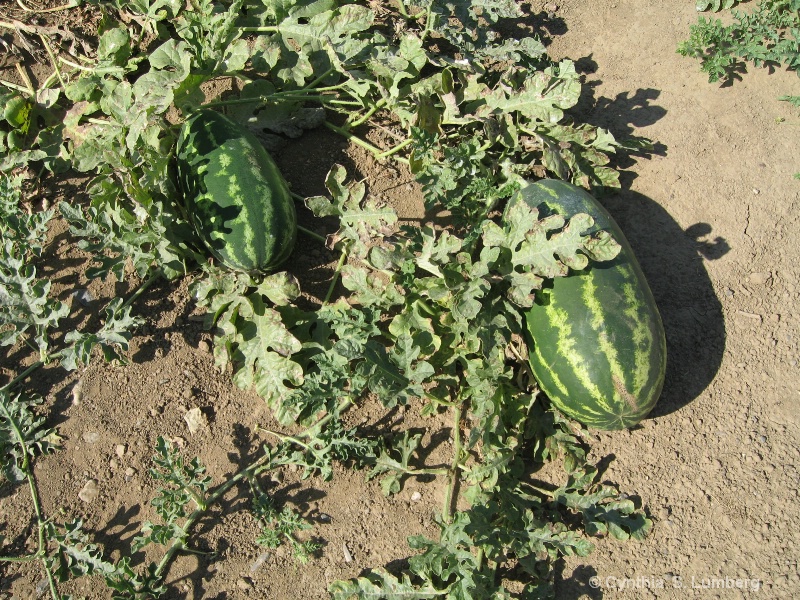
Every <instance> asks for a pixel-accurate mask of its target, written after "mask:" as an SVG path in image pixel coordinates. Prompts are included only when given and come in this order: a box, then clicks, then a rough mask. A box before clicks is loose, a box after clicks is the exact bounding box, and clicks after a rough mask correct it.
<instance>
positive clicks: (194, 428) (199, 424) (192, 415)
mask: <svg viewBox="0 0 800 600" xmlns="http://www.w3.org/2000/svg"><path fill="white" fill-rule="evenodd" d="M183 420H184V421H186V425H187V426H188V427H189V433H191V434H192V435H194V434H195V433H197V432H198V431H200V430H201V429H208V419H206V416H205V415H204V414H203V411H202V410H200V409H199V408H197V407H195V408H192V409H189V410H188V411H187V412H186V414H185V415H183Z"/></svg>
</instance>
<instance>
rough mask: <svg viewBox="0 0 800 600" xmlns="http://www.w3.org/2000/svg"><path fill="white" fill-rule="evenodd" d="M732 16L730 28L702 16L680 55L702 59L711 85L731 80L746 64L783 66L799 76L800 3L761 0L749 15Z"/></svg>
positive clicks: (792, 0) (742, 13) (796, 1)
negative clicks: (732, 20)
mask: <svg viewBox="0 0 800 600" xmlns="http://www.w3.org/2000/svg"><path fill="white" fill-rule="evenodd" d="M725 8H727V6H725ZM733 17H734V22H733V23H732V24H730V25H723V23H722V21H721V20H719V19H706V18H704V17H700V18H699V20H698V23H697V25H693V26H692V27H691V29H690V37H689V39H688V40H686V41H684V42H682V43H681V44H680V46H679V47H678V52H679V53H680V54H682V55H683V56H693V57H695V58H699V59H700V64H701V69H702V70H703V71H705V72H706V73H708V80H709V82H715V81H719V80H720V79H722V80H724V81H732V80H733V79H734V78H735V77H736V76H737V73H739V72H741V71H742V70H743V68H744V64H743V63H744V62H752V63H753V64H754V65H755V66H757V67H760V66H763V65H770V64H777V65H783V66H785V67H786V68H787V69H789V70H790V71H796V72H797V73H798V75H800V1H798V0H761V1H760V2H759V3H758V5H757V6H756V7H755V8H754V9H753V10H752V11H750V12H744V11H733Z"/></svg>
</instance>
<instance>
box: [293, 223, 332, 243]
mask: <svg viewBox="0 0 800 600" xmlns="http://www.w3.org/2000/svg"><path fill="white" fill-rule="evenodd" d="M297 231H299V232H300V233H302V234H304V235H307V236H308V237H310V238H312V239H315V240H317V241H318V242H321V243H322V244H325V243H327V241H328V240H326V239H325V236H322V235H320V234H318V233H317V232H316V231H311V230H310V229H306V228H305V227H303V226H302V225H298V226H297Z"/></svg>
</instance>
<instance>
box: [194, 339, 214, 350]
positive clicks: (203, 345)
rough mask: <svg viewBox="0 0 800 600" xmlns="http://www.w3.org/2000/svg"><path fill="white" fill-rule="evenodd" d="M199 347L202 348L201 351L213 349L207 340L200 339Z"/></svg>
mask: <svg viewBox="0 0 800 600" xmlns="http://www.w3.org/2000/svg"><path fill="white" fill-rule="evenodd" d="M197 349H198V350H200V352H208V351H209V350H211V347H210V346H209V345H208V342H207V341H205V340H200V341H199V342H197Z"/></svg>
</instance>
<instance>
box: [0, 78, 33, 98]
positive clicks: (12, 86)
mask: <svg viewBox="0 0 800 600" xmlns="http://www.w3.org/2000/svg"><path fill="white" fill-rule="evenodd" d="M0 85H2V86H4V87H7V88H9V89H12V90H17V91H18V92H20V93H22V94H27V95H30V96H35V95H36V92H34V93H33V94H31V91H30V90H29V89H28V88H26V87H23V86H21V85H17V84H16V83H11V82H10V81H6V80H5V79H0Z"/></svg>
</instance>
